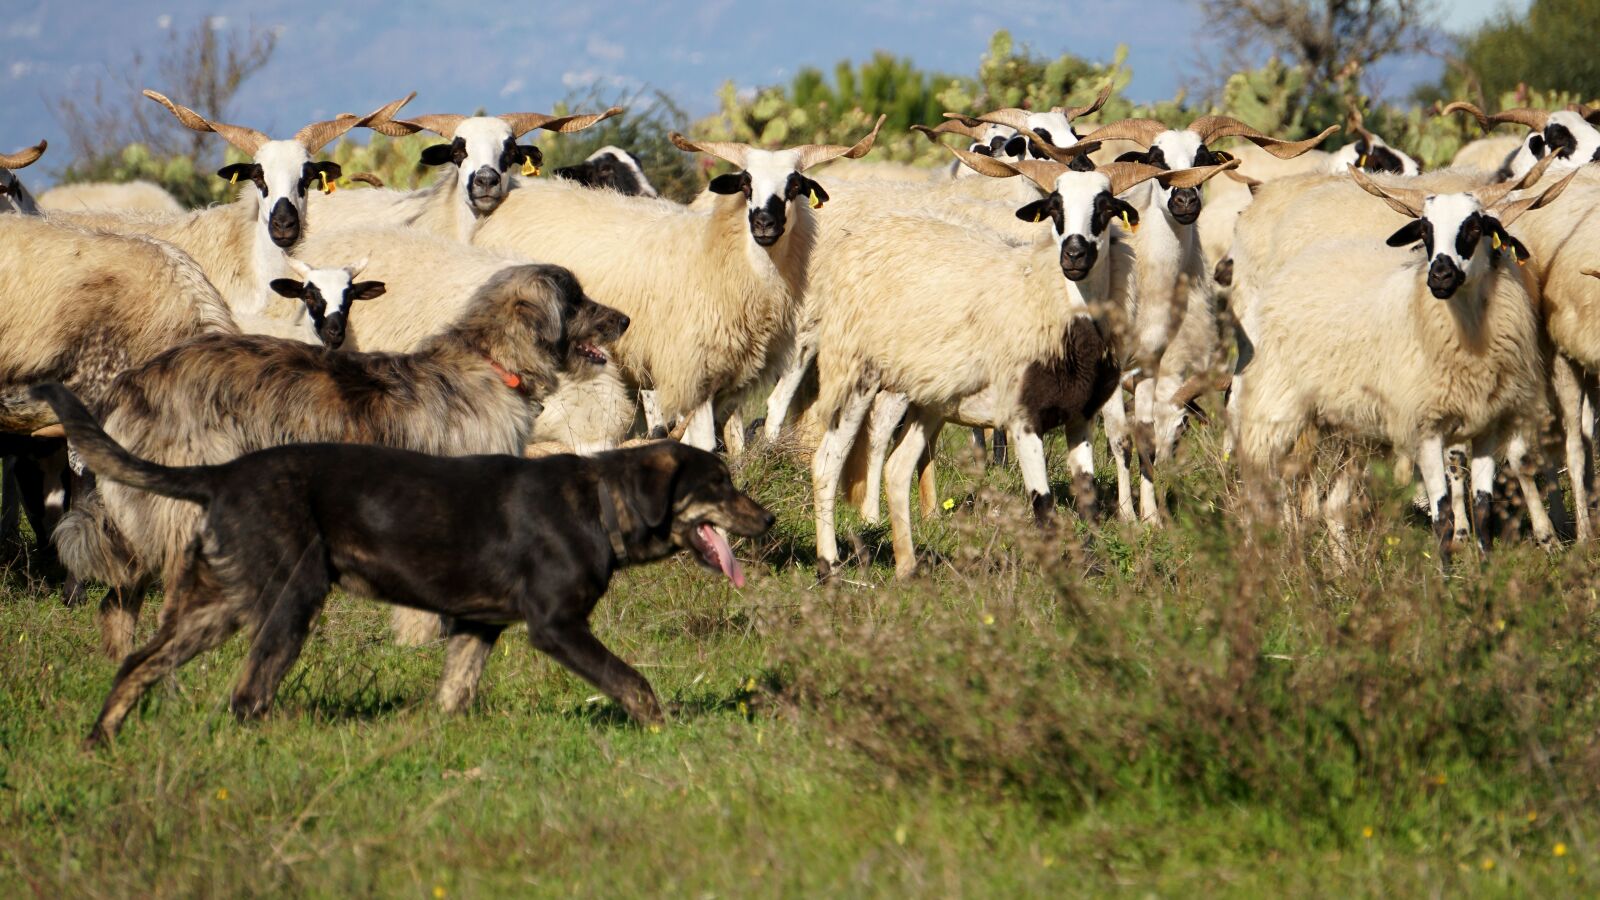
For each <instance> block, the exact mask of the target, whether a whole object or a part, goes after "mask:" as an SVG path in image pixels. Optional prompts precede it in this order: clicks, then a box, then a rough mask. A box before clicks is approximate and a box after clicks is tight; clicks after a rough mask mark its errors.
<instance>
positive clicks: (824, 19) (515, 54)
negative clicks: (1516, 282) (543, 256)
mask: <svg viewBox="0 0 1600 900" xmlns="http://www.w3.org/2000/svg"><path fill="white" fill-rule="evenodd" d="M1507 2H1509V3H1512V4H1514V5H1521V6H1526V3H1527V0H1464V2H1453V3H1452V2H1450V0H1444V2H1443V3H1442V4H1441V6H1442V8H1443V10H1444V11H1443V12H1442V13H1441V21H1440V25H1441V27H1443V28H1445V29H1447V30H1461V29H1464V28H1468V27H1471V25H1473V24H1475V23H1476V22H1478V21H1481V20H1482V19H1483V18H1484V17H1485V16H1487V15H1489V14H1490V13H1492V12H1493V11H1494V10H1495V9H1498V8H1500V7H1501V6H1502V5H1503V4H1504V3H1507ZM7 7H8V12H7V13H6V15H5V16H4V17H3V19H0V91H3V93H4V96H5V98H6V99H5V105H4V107H3V109H4V114H3V116H0V122H3V123H4V128H3V129H0V130H3V132H4V133H3V134H0V149H6V150H9V149H14V148H16V147H19V146H22V145H24V144H31V143H33V142H34V141H36V140H38V139H39V138H40V137H46V138H49V139H50V140H51V141H52V143H56V142H59V146H60V148H61V150H62V151H65V150H66V149H67V147H66V142H65V136H64V135H63V133H62V131H61V128H60V126H59V125H58V124H57V123H56V121H55V119H54V117H53V115H52V113H51V112H50V109H51V103H50V100H51V98H53V97H56V96H60V95H63V94H82V93H84V92H86V91H88V90H90V89H92V87H93V84H94V82H95V79H96V78H97V77H99V76H103V75H105V74H106V73H107V72H108V71H114V70H116V69H119V68H123V67H126V66H127V65H128V64H129V62H130V61H131V59H132V58H133V56H134V54H135V53H136V52H138V51H139V50H140V49H144V50H145V51H146V52H147V54H148V53H149V52H150V51H152V50H154V51H159V49H160V47H161V45H162V43H163V42H164V41H165V39H166V36H167V34H169V33H170V32H169V29H171V28H173V27H185V28H186V27H189V26H190V25H191V24H192V23H193V22H195V21H198V20H200V19H202V18H205V17H215V18H213V21H214V23H215V24H216V26H217V27H222V28H234V27H239V26H241V25H244V24H248V23H251V22H254V23H256V24H258V25H262V26H268V27H273V28H277V29H279V31H280V34H281V37H280V41H279V44H278V50H277V53H276V54H275V55H274V57H273V61H272V63H271V64H270V65H269V66H268V67H267V69H265V70H264V71H263V72H261V73H260V74H258V75H257V76H256V77H255V78H254V79H253V80H252V81H251V82H249V83H248V84H247V85H246V87H245V89H244V90H243V91H242V92H241V94H240V96H239V98H238V100H237V101H236V105H235V108H236V110H238V112H237V113H236V115H235V117H236V118H237V119H238V120H239V121H240V123H241V124H247V125H251V126H254V127H258V128H261V129H262V130H265V131H268V132H272V133H276V132H278V131H283V130H292V129H293V128H296V127H298V126H299V125H301V124H303V123H304V122H305V121H309V120H311V119H314V118H322V117H326V116H329V115H331V114H333V113H336V112H340V111H346V110H352V111H365V110H367V109H370V108H372V107H375V106H377V105H379V104H380V103H382V102H385V101H387V100H390V99H392V98H394V97H396V96H399V95H401V94H404V93H405V92H406V91H409V90H413V89H415V90H416V91H418V97H417V99H416V100H415V101H414V102H413V103H412V105H411V107H409V109H410V111H413V112H457V111H470V110H472V109H475V108H478V107H485V108H487V109H489V110H491V111H504V110H531V111H542V110H546V109H547V108H548V107H549V106H550V104H551V103H553V102H554V101H555V100H558V99H560V98H561V97H563V96H565V95H567V94H569V93H572V92H574V91H581V90H584V89H586V88H588V87H589V86H591V85H599V86H601V87H602V88H603V89H605V90H606V93H607V94H608V95H609V94H611V93H620V92H622V91H624V90H628V89H633V88H637V87H640V86H645V85H648V86H650V87H654V88H660V89H662V90H665V91H667V92H668V93H670V94H672V95H673V96H674V97H675V98H676V99H677V100H678V101H679V102H680V103H682V104H683V105H684V106H685V107H687V108H688V109H689V111H690V112H691V113H695V114H699V113H704V112H707V111H709V110H710V109H712V108H713V107H714V104H715V99H714V92H715V91H716V89H717V88H718V87H719V86H720V85H721V84H722V82H723V81H724V80H727V79H732V80H733V81H735V82H736V83H737V84H739V85H741V86H756V85H764V84H771V83H775V82H780V81H784V80H786V79H787V78H788V77H789V76H791V75H792V74H793V73H794V72H795V70H796V69H798V68H799V67H801V66H805V65H814V66H820V67H822V68H823V69H824V70H825V71H826V70H829V69H831V67H832V65H833V64H834V63H835V62H837V61H838V60H840V59H845V58H848V59H863V58H866V57H868V56H870V55H871V54H872V52H873V51H874V50H879V49H882V50H888V51H891V52H893V53H895V54H896V55H903V56H911V57H913V58H915V59H916V60H917V61H918V63H919V65H921V66H922V67H924V68H928V69H934V70H940V71H949V72H956V73H971V72H974V71H975V70H976V68H977V62H978V58H979V56H980V55H981V54H982V52H983V50H984V49H985V47H986V46H987V43H988V39H989V35H990V34H991V33H992V32H993V31H995V30H996V29H998V28H1007V29H1010V30H1011V32H1012V34H1013V35H1014V36H1015V37H1016V38H1017V39H1018V40H1020V41H1025V42H1027V43H1030V44H1031V45H1032V46H1033V47H1034V48H1035V49H1037V50H1039V51H1042V52H1047V53H1057V52H1062V51H1068V52H1072V53H1076V54H1078V55H1081V56H1086V57H1090V58H1099V59H1104V58H1109V57H1110V56H1111V54H1112V53H1113V52H1114V50H1115V48H1116V46H1117V44H1118V43H1127V44H1128V45H1129V47H1130V56H1129V66H1130V68H1131V69H1132V70H1133V72H1134V81H1133V84H1132V87H1131V89H1130V93H1131V95H1132V96H1133V97H1134V98H1135V99H1138V100H1150V99H1157V98H1165V97H1170V96H1172V95H1173V93H1174V92H1176V91H1177V90H1178V89H1179V87H1181V86H1182V85H1183V84H1184V83H1185V82H1186V81H1188V80H1189V79H1190V77H1191V74H1192V72H1193V70H1194V69H1195V67H1196V66H1197V65H1198V63H1199V61H1200V60H1202V59H1203V58H1204V56H1205V55H1206V53H1207V46H1206V44H1205V43H1204V41H1203V40H1198V39H1197V38H1196V35H1198V34H1202V33H1203V29H1202V28H1201V22H1200V19H1199V16H1198V14H1197V13H1196V11H1195V9H1194V5H1193V3H1192V2H1191V0H1097V2H1094V3H1066V2H1061V0H1004V2H1001V3H989V4H984V3H974V2H967V3H956V2H950V0H810V2H808V3H784V4H775V3H771V4H769V3H766V2H757V0H697V2H691V3H672V2H629V0H620V2H611V3H594V2H583V0H579V2H570V0H569V2H563V3H551V2H544V0H524V2H517V3H511V2H503V0H494V2H485V3H476V4H471V5H464V4H443V3H431V2H422V0H353V2H347V3H343V4H334V3H328V2H323V0H315V2H313V0H231V2H230V3H228V4H227V5H226V7H225V8H223V9H219V8H218V6H217V5H216V4H215V3H214V0H213V2H209V3H208V2H196V0H8V3H7ZM1438 70H1439V64H1438V63H1437V61H1434V60H1428V59H1418V60H1407V61H1402V62H1399V63H1396V64H1394V65H1392V66H1390V67H1389V68H1388V69H1387V70H1386V71H1385V72H1384V73H1383V78H1384V80H1385V81H1386V82H1387V87H1388V92H1389V93H1391V94H1403V93H1404V92H1405V91H1406V90H1408V89H1409V87H1410V86H1411V85H1412V84H1414V83H1416V82H1419V81H1424V80H1428V79H1431V78H1433V77H1436V76H1437V73H1438ZM147 86H149V87H155V88H158V89H160V88H162V87H163V86H162V85H160V84H154V83H152V84H149V85H147ZM174 99H176V100H178V101H179V102H183V99H184V98H182V97H174ZM141 102H148V101H141ZM52 155H54V154H52ZM50 158H51V157H50V156H46V158H45V162H47V163H48V162H49V161H50ZM64 161H65V160H64V159H62V160H59V161H58V163H57V164H58V165H59V164H60V162H64ZM45 168H46V169H47V172H48V169H49V168H50V167H48V166H46V167H45ZM42 180H43V179H40V178H38V177H37V176H36V177H35V178H34V181H35V182H39V181H42Z"/></svg>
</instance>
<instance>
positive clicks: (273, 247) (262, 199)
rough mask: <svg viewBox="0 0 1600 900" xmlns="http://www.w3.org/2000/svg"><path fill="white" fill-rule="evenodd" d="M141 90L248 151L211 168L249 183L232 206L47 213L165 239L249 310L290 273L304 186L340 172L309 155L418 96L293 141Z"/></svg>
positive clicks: (321, 126)
mask: <svg viewBox="0 0 1600 900" xmlns="http://www.w3.org/2000/svg"><path fill="white" fill-rule="evenodd" d="M144 95H145V96H146V97H149V98H150V99H151V100H154V101H155V102H157V103H160V104H161V105H162V106H165V107H166V108H167V110H168V111H169V112H171V113H172V115H173V116H174V117H176V118H177V120H178V121H179V122H181V123H182V124H183V125H184V127H186V128H189V129H192V130H194V131H200V132H212V133H215V134H217V135H219V136H221V137H222V139H223V140H226V141H227V142H228V143H229V144H231V145H233V146H234V147H236V148H237V149H239V150H242V151H243V152H245V153H247V154H249V155H250V157H251V161H250V162H243V163H233V164H230V165H227V166H224V167H222V168H221V169H220V170H218V172H217V174H218V175H219V176H221V177H222V178H226V179H228V180H229V181H241V180H242V181H247V182H249V185H247V186H245V187H243V188H241V189H240V191H239V198H238V199H237V200H235V201H234V202H233V203H229V204H226V205H224V206H214V207H211V208H209V209H203V210H198V211H196V212H192V213H187V214H185V215H181V216H176V217H168V218H159V217H147V216H137V215H117V214H114V213H79V214H73V213H53V214H52V217H53V218H59V219H62V220H64V221H68V222H73V223H78V224H83V225H88V226H91V227H96V228H101V229H105V230H110V231H116V232H120V233H124V234H145V235H149V236H151V237H155V238H160V239H161V240H164V241H167V242H168V243H171V244H173V245H174V246H176V247H178V248H179V249H181V250H183V251H184V252H186V253H188V254H189V255H190V256H191V257H193V258H194V261H195V262H197V263H199V264H200V267H201V268H202V269H204V270H205V273H206V276H207V277H208V278H210V279H211V283H212V284H214V285H216V287H217V290H218V291H219V292H220V293H221V294H222V296H223V297H224V298H225V299H226V300H227V301H228V305H229V307H231V308H232V309H233V310H234V311H236V312H241V313H246V314H252V315H254V314H260V313H261V312H262V311H263V310H264V309H265V308H266V306H267V303H268V300H269V297H270V289H269V288H268V285H269V284H270V283H271V281H272V279H274V278H278V277H281V276H284V275H287V274H288V266H287V264H286V263H285V261H284V260H285V258H286V254H287V253H288V251H290V250H293V249H294V248H295V246H296V245H298V244H299V243H300V238H301V236H302V235H303V234H304V232H305V225H306V193H307V191H308V190H310V188H311V187H312V186H313V185H317V184H321V185H323V186H326V185H328V184H330V183H331V182H332V181H333V180H334V179H337V178H338V177H339V175H340V168H339V164H338V163H335V162H316V161H314V160H313V159H312V157H313V156H314V155H315V154H316V153H317V152H319V151H320V150H322V148H323V147H326V146H327V145H328V144H330V143H332V142H333V141H334V140H336V139H337V138H339V137H340V136H341V135H343V134H344V133H345V132H347V131H349V130H350V129H351V128H354V127H356V126H358V125H359V126H363V127H371V126H372V125H373V124H377V123H381V122H387V121H388V120H389V119H390V118H391V117H392V116H393V115H394V113H395V112H396V111H398V110H399V109H400V107H402V106H404V105H405V104H406V103H407V102H409V101H410V100H411V98H412V97H414V96H416V94H415V93H414V92H413V93H412V94H409V95H407V96H405V97H403V98H401V99H399V100H396V101H394V102H393V103H389V104H386V105H385V106H382V107H380V108H378V109H376V110H374V111H373V112H371V113H369V114H367V115H365V116H362V117H360V118H357V117H354V116H349V117H343V118H338V119H333V120H330V121H326V122H314V123H312V124H310V125H307V126H305V127H304V128H302V129H300V130H299V131H297V132H295V135H294V136H293V137H292V138H289V139H287V140H273V139H272V138H270V137H268V136H267V135H265V134H262V133H261V132H259V131H256V130H255V129H253V128H246V127H244V126H241V125H230V124H228V123H226V122H213V121H211V120H209V119H207V118H205V117H204V116H202V115H200V114H199V113H197V112H195V111H194V110H192V109H189V108H188V107H186V106H180V105H178V104H177V103H174V102H172V101H171V100H169V99H167V98H166V97H165V96H163V95H162V94H159V93H156V92H155V91H148V90H147V91H145V92H144ZM252 186H253V188H254V189H252Z"/></svg>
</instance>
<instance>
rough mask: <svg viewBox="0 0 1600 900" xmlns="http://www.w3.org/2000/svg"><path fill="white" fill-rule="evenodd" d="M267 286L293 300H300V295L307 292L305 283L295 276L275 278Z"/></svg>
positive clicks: (281, 295)
mask: <svg viewBox="0 0 1600 900" xmlns="http://www.w3.org/2000/svg"><path fill="white" fill-rule="evenodd" d="M267 286H268V287H270V288H272V291H273V293H275V294H277V295H279V296H280V297H288V298H289V299H291V300H299V299H300V296H301V295H302V294H304V293H305V287H306V286H305V285H304V284H303V283H301V282H298V281H295V280H294V279H293V278H274V279H272V281H271V282H270V283H269V284H268V285H267Z"/></svg>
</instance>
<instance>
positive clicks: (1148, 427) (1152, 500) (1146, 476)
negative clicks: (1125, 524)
mask: <svg viewBox="0 0 1600 900" xmlns="http://www.w3.org/2000/svg"><path fill="white" fill-rule="evenodd" d="M1155 395H1156V382H1155V379H1153V378H1146V379H1144V380H1143V381H1141V382H1139V384H1138V385H1137V386H1136V387H1134V389H1133V443H1134V446H1135V448H1137V449H1138V451H1139V518H1140V519H1141V520H1143V521H1144V522H1145V523H1146V524H1149V525H1155V524H1158V523H1159V522H1160V521H1161V512H1160V510H1159V509H1158V508H1157V505H1156V482H1155V476H1156V470H1155V466H1156V447H1155V443H1156V423H1155V412H1156V406H1155V401H1156V396H1155Z"/></svg>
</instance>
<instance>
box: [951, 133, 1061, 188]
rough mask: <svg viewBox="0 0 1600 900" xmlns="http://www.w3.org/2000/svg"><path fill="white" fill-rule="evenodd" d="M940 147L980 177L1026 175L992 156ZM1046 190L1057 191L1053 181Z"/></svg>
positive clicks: (956, 148)
mask: <svg viewBox="0 0 1600 900" xmlns="http://www.w3.org/2000/svg"><path fill="white" fill-rule="evenodd" d="M939 146H941V147H943V148H945V149H946V150H949V151H950V152H951V153H954V154H955V156H956V158H957V159H959V160H961V162H962V163H964V164H965V165H966V167H967V168H969V169H971V170H972V171H974V172H977V173H978V174H979V175H987V176H989V177H990V178H1012V177H1014V176H1017V175H1022V174H1025V173H1024V172H1023V171H1022V170H1021V169H1019V168H1017V167H1016V166H1015V165H1013V164H1011V163H1007V162H1004V161H1002V160H998V159H995V158H994V157H992V156H984V155H983V154H982V153H973V152H972V151H971V150H963V149H961V148H960V147H952V146H950V145H949V144H940V145H939ZM1045 190H1055V182H1054V181H1052V182H1051V186H1050V187H1048V188H1045Z"/></svg>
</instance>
